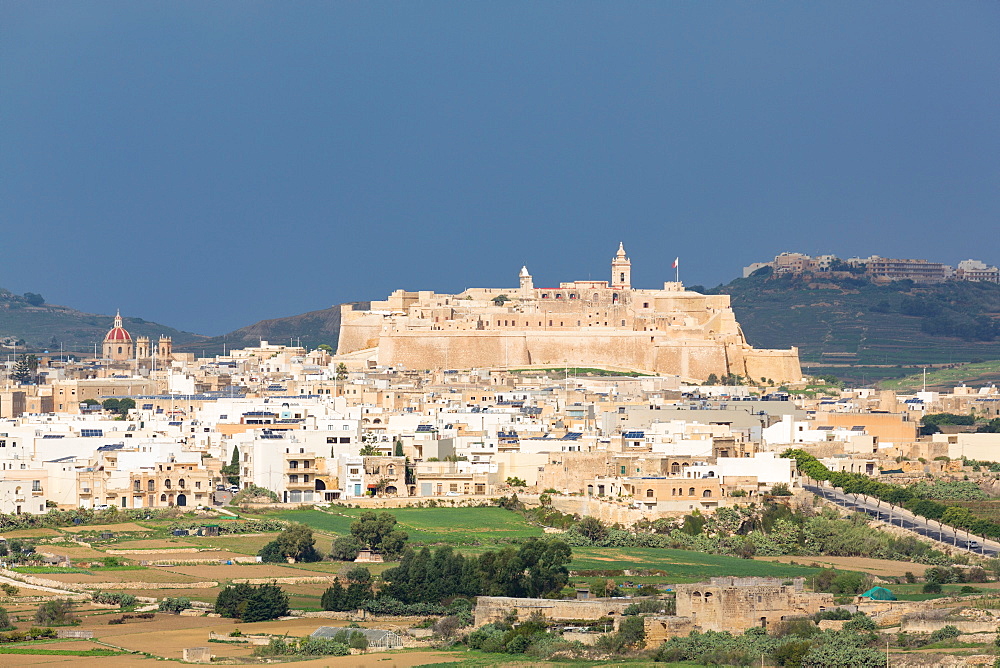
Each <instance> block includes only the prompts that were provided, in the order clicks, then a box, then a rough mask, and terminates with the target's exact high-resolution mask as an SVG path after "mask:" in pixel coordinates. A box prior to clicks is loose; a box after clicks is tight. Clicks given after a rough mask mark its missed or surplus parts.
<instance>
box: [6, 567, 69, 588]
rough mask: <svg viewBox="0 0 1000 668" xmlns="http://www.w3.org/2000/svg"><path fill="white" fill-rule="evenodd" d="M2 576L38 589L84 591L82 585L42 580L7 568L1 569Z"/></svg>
mask: <svg viewBox="0 0 1000 668" xmlns="http://www.w3.org/2000/svg"><path fill="white" fill-rule="evenodd" d="M0 575H2V576H4V577H8V578H10V579H11V580H17V581H19V582H24V583H25V584H30V585H35V586H36V587H48V588H50V589H64V590H66V591H79V590H80V589H83V587H81V586H80V585H76V584H73V583H70V582H59V581H58V580H46V579H45V578H40V577H37V576H34V575H28V574H27V573H18V572H17V571H12V570H9V569H6V568H0Z"/></svg>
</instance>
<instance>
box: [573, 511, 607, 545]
mask: <svg viewBox="0 0 1000 668" xmlns="http://www.w3.org/2000/svg"><path fill="white" fill-rule="evenodd" d="M573 528H574V529H576V531H577V533H579V534H580V535H582V536H585V537H587V538H588V539H589V540H590V541H591V542H593V543H599V542H601V541H602V540H604V538H605V536H607V535H608V528H607V527H606V526H604V524H603V523H602V522H601V520H599V519H597V518H596V517H593V516H591V515H588V516H586V517H584V518H583V519H581V520H580V521H579V522H577V523H576V526H575V527H573Z"/></svg>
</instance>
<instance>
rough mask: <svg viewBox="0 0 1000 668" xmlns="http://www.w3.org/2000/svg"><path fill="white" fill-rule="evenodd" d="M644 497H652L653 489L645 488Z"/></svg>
mask: <svg viewBox="0 0 1000 668" xmlns="http://www.w3.org/2000/svg"><path fill="white" fill-rule="evenodd" d="M646 498H647V499H652V498H653V490H651V489H647V490H646Z"/></svg>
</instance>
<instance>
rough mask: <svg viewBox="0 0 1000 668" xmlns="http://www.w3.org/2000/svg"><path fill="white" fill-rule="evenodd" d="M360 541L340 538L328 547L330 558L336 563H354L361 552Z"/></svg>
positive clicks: (352, 537) (351, 538) (345, 537)
mask: <svg viewBox="0 0 1000 668" xmlns="http://www.w3.org/2000/svg"><path fill="white" fill-rule="evenodd" d="M361 547H362V545H361V541H359V540H358V539H357V538H355V537H354V536H340V537H338V538H336V539H334V541H333V545H332V546H331V547H330V558H331V559H336V560H337V561H354V560H355V559H357V558H358V553H359V552H360V551H361Z"/></svg>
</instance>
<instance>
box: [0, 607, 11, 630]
mask: <svg viewBox="0 0 1000 668" xmlns="http://www.w3.org/2000/svg"><path fill="white" fill-rule="evenodd" d="M12 628H14V625H13V624H11V623H10V617H9V616H8V615H7V608H0V631H9V630H10V629H12Z"/></svg>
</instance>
